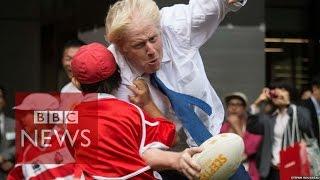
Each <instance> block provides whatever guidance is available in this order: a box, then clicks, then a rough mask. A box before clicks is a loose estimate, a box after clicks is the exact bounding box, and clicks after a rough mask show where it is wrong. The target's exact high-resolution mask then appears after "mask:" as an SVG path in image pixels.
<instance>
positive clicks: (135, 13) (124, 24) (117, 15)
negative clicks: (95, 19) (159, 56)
mask: <svg viewBox="0 0 320 180" xmlns="http://www.w3.org/2000/svg"><path fill="white" fill-rule="evenodd" d="M134 18H137V19H139V20H143V21H149V22H152V23H155V25H156V26H159V25H160V12H159V8H158V6H157V4H156V3H155V2H154V1H153V0H120V1H118V2H116V3H115V4H114V5H113V6H112V7H110V9H109V12H108V15H107V17H106V22H105V26H106V40H107V41H109V42H111V43H114V44H116V45H119V42H121V40H122V39H123V36H124V35H125V34H126V31H127V30H128V29H129V28H130V25H131V24H132V21H133V19H134Z"/></svg>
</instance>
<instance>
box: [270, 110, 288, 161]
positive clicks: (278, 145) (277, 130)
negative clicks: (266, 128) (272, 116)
mask: <svg viewBox="0 0 320 180" xmlns="http://www.w3.org/2000/svg"><path fill="white" fill-rule="evenodd" d="M276 113H277V117H276V122H275V125H274V142H273V144H272V159H271V163H272V164H273V165H274V166H278V165H279V163H280V151H281V149H282V138H283V134H284V132H285V129H286V127H287V125H288V121H289V119H290V117H289V114H288V112H287V109H284V110H283V111H282V112H279V110H278V111H276Z"/></svg>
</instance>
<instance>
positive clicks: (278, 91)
mask: <svg viewBox="0 0 320 180" xmlns="http://www.w3.org/2000/svg"><path fill="white" fill-rule="evenodd" d="M272 91H273V93H274V94H275V96H274V97H272V98H271V101H272V102H273V104H274V105H275V106H277V107H281V106H287V105H289V104H290V94H289V92H288V91H287V90H286V89H283V88H275V89H273V90H272Z"/></svg>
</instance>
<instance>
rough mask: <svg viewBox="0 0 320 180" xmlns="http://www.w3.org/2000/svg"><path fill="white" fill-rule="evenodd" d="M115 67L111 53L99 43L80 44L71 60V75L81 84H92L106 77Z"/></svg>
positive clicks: (110, 74)
mask: <svg viewBox="0 0 320 180" xmlns="http://www.w3.org/2000/svg"><path fill="white" fill-rule="evenodd" d="M116 69H117V63H116V61H115V59H114V57H113V55H112V53H111V52H110V51H109V50H108V49H107V48H106V47H105V46H104V45H102V44H100V43H91V44H88V45H84V46H81V47H80V49H79V50H78V52H77V53H76V54H75V56H74V57H73V59H72V61H71V70H72V73H73V76H74V77H75V78H76V79H77V80H78V81H79V82H80V83H81V84H93V83H97V82H99V81H102V80H104V79H107V78H108V77H110V76H112V74H113V73H114V72H115V71H116Z"/></svg>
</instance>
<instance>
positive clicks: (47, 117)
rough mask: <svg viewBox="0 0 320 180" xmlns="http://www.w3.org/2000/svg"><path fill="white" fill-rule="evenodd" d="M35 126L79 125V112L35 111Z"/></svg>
mask: <svg viewBox="0 0 320 180" xmlns="http://www.w3.org/2000/svg"><path fill="white" fill-rule="evenodd" d="M33 122H34V124H78V111H34V112H33Z"/></svg>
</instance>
